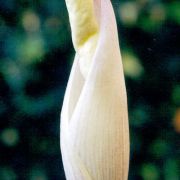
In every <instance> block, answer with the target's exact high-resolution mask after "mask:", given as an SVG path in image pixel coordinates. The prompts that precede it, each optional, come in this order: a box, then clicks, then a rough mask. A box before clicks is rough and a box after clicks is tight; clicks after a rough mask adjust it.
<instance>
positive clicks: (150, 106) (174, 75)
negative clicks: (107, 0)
mask: <svg viewBox="0 0 180 180" xmlns="http://www.w3.org/2000/svg"><path fill="white" fill-rule="evenodd" d="M112 3H113V6H114V9H115V13H116V17H117V24H118V30H119V35H120V44H121V50H122V57H123V64H124V72H125V75H126V85H127V92H128V101H129V120H130V135H131V162H130V173H129V179H130V180H136V179H137V180H140V179H143V180H158V179H165V180H179V179H180V158H179V157H180V51H179V50H180V42H179V41H178V40H179V39H180V33H179V32H180V2H179V1H178V0H134V1H127V0H126V1H125V0H124V1H123V0H121V1H119V0H114V1H113V2H112ZM73 56H74V50H73V47H72V42H71V34H70V27H69V21H68V15H67V10H66V7H65V2H64V0H51V1H48V0H34V1H33V0H0V179H1V180H19V179H22V180H24V179H29V180H38V179H41V180H51V179H52V180H54V179H55V180H56V179H57V180H58V179H64V172H63V168H62V162H61V155H60V150H59V121H60V118H59V114H60V110H61V105H62V99H63V96H64V91H65V87H66V83H67V80H68V76H69V71H70V68H71V64H72V59H73Z"/></svg>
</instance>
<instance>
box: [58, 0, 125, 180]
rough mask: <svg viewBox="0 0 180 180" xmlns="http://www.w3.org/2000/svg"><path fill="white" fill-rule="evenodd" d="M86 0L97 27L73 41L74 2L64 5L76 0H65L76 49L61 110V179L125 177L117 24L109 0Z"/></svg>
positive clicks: (83, 179)
mask: <svg viewBox="0 0 180 180" xmlns="http://www.w3.org/2000/svg"><path fill="white" fill-rule="evenodd" d="M88 1H90V0H88ZM91 1H92V3H93V7H94V9H93V11H94V13H92V15H94V14H95V18H96V22H97V30H96V31H95V32H94V34H92V35H91V36H90V37H88V38H87V40H86V41H84V42H83V41H82V42H83V43H82V44H80V45H79V44H78V41H76V40H77V39H78V37H75V36H78V35H80V34H79V32H78V29H75V28H76V27H72V26H76V22H72V21H73V20H74V19H76V18H77V20H78V17H76V14H75V13H76V10H78V9H77V7H78V6H76V5H74V6H76V8H74V7H73V6H71V5H70V3H71V2H73V3H75V2H77V1H72V0H66V2H67V3H69V5H67V7H68V11H69V14H70V22H71V28H72V35H73V36H74V40H73V43H74V47H75V49H76V55H75V60H74V63H73V66H72V70H71V74H70V78H69V81H68V85H67V89H66V93H65V97H64V103H63V107H62V112H61V152H62V158H63V165H64V169H65V174H66V178H67V180H96V179H97V180H110V179H111V180H116V179H117V180H127V176H128V165H129V128H128V115H127V98H126V89H125V83H124V74H123V68H122V61H121V54H120V48H119V42H118V34H117V25H116V21H115V16H114V12H113V9H112V5H111V2H110V0H94V1H93V0H91ZM77 3H78V2H77ZM73 8H74V9H73ZM79 8H81V6H79ZM73 13H74V14H73ZM73 23H74V24H73ZM72 24H73V25H72ZM77 26H78V25H77ZM95 26H96V24H95ZM84 27H85V26H84ZM82 28H83V27H82ZM85 28H86V27H85ZM73 30H76V31H77V32H75V33H74V34H73ZM81 30H82V32H83V29H81ZM85 30H86V29H85ZM85 30H84V31H85ZM93 38H94V39H93ZM96 38H97V39H96ZM79 42H80V41H79ZM86 43H87V44H88V43H89V44H88V45H87V44H86ZM91 43H92V44H91ZM93 43H94V44H93ZM85 46H87V47H85ZM88 53H89V54H88ZM87 54H88V55H87ZM83 60H84V61H86V60H87V62H85V63H84V62H83ZM86 66H88V67H86Z"/></svg>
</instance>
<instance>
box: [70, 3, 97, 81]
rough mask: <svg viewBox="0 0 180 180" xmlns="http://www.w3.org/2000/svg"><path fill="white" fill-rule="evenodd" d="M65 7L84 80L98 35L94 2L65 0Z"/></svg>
mask: <svg viewBox="0 0 180 180" xmlns="http://www.w3.org/2000/svg"><path fill="white" fill-rule="evenodd" d="M66 5H67V8H68V12H69V19H70V24H71V29H72V40H73V44H74V48H75V50H76V52H77V53H78V55H79V59H80V61H79V62H80V69H81V73H82V75H83V77H84V78H86V77H87V74H88V70H89V67H90V64H91V59H92V56H93V54H94V51H95V48H96V45H97V40H98V34H99V26H98V22H97V18H96V14H95V11H94V9H95V8H94V1H93V0H66Z"/></svg>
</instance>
